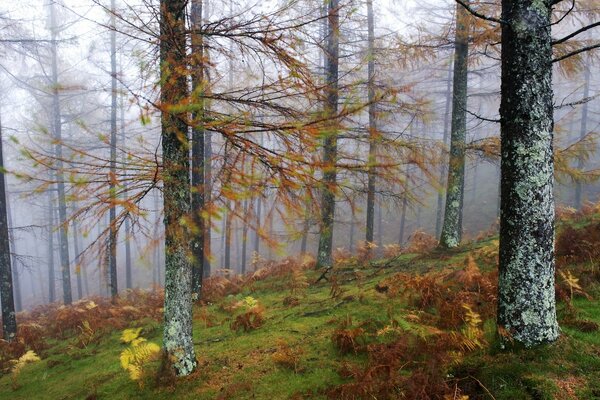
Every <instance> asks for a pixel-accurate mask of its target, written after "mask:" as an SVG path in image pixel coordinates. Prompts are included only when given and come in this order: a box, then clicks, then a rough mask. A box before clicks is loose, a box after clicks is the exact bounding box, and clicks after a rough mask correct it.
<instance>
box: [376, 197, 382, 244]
mask: <svg viewBox="0 0 600 400" xmlns="http://www.w3.org/2000/svg"><path fill="white" fill-rule="evenodd" d="M380 197H381V196H380ZM377 246H378V247H379V252H381V251H382V249H383V211H382V207H381V200H380V203H379V204H378V205H377Z"/></svg>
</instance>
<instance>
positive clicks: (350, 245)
mask: <svg viewBox="0 0 600 400" xmlns="http://www.w3.org/2000/svg"><path fill="white" fill-rule="evenodd" d="M351 215H352V216H351V217H350V218H351V219H350V238H349V239H348V241H349V243H348V249H349V250H350V253H353V252H354V231H355V230H356V216H355V213H354V207H352V212H351Z"/></svg>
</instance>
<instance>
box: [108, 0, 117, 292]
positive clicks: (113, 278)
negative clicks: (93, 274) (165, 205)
mask: <svg viewBox="0 0 600 400" xmlns="http://www.w3.org/2000/svg"><path fill="white" fill-rule="evenodd" d="M110 4H111V6H110V7H111V14H110V76H111V79H110V81H111V93H110V176H111V178H110V184H109V189H108V190H109V193H110V207H109V210H108V213H109V219H110V221H109V222H108V229H109V236H108V254H109V256H108V265H109V275H110V282H109V284H110V297H111V299H112V300H113V302H114V301H115V300H116V298H117V296H118V294H119V288H118V286H117V210H116V202H117V198H116V185H115V183H116V180H117V31H116V26H115V12H116V10H115V8H116V7H115V0H111V3H110Z"/></svg>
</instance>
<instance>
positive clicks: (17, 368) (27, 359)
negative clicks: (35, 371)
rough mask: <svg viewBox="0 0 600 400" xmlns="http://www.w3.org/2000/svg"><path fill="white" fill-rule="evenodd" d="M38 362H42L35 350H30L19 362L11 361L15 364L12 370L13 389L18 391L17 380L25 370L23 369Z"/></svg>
mask: <svg viewBox="0 0 600 400" xmlns="http://www.w3.org/2000/svg"><path fill="white" fill-rule="evenodd" d="M38 361H41V358H40V357H39V356H38V355H37V354H35V352H34V351H33V350H29V351H28V352H27V353H25V354H23V355H22V356H21V357H19V358H18V359H17V360H12V361H11V363H12V364H13V367H12V369H11V381H12V387H13V389H17V387H18V385H17V378H18V377H19V374H20V373H21V370H22V369H23V367H24V366H25V365H26V364H30V363H34V362H38Z"/></svg>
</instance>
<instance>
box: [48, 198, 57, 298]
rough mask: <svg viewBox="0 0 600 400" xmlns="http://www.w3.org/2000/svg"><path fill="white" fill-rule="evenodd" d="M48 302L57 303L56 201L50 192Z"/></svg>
mask: <svg viewBox="0 0 600 400" xmlns="http://www.w3.org/2000/svg"><path fill="white" fill-rule="evenodd" d="M47 194H48V302H49V303H54V302H55V301H56V276H55V275H54V199H53V196H52V192H51V191H48V192H47Z"/></svg>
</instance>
